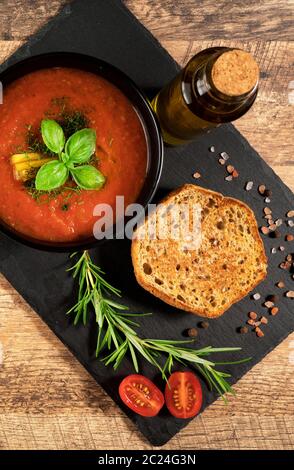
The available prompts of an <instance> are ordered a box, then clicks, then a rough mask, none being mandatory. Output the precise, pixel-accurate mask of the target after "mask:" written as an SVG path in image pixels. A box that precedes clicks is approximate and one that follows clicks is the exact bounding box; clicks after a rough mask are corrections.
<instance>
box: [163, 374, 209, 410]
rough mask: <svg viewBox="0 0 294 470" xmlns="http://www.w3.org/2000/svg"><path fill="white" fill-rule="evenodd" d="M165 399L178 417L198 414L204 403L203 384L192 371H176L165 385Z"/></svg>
mask: <svg viewBox="0 0 294 470" xmlns="http://www.w3.org/2000/svg"><path fill="white" fill-rule="evenodd" d="M165 401H166V406H167V407H168V409H169V412H170V413H171V414H172V415H173V416H175V417H176V418H192V417H193V416H196V415H197V414H198V413H199V411H200V408H201V405H202V389H201V384H200V382H199V380H198V378H197V377H196V375H195V374H193V373H192V372H174V373H173V374H172V375H171V376H170V378H169V379H168V383H167V384H166V387H165Z"/></svg>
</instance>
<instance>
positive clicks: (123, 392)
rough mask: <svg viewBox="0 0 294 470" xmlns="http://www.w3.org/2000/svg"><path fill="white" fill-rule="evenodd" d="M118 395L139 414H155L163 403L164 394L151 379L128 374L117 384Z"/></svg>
mask: <svg viewBox="0 0 294 470" xmlns="http://www.w3.org/2000/svg"><path fill="white" fill-rule="evenodd" d="M119 396H120V398H121V399H122V401H123V402H124V404H125V405H127V406H128V407H129V408H130V409H131V410H133V411H135V413H138V414H139V415H141V416H149V417H150V416H156V415H157V414H158V413H159V411H160V410H161V408H162V407H163V404H164V396H163V394H162V393H161V391H160V390H159V389H158V388H157V387H156V385H154V383H153V382H151V380H149V379H147V377H144V376H143V375H139V374H133V375H128V376H127V377H125V378H124V379H123V381H122V382H121V383H120V386H119Z"/></svg>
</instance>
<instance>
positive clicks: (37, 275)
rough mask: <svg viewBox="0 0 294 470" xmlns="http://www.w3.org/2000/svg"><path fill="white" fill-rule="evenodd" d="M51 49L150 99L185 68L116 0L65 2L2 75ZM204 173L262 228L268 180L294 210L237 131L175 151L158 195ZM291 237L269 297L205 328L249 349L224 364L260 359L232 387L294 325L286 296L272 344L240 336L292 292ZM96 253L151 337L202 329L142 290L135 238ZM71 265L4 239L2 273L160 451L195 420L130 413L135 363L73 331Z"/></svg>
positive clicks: (239, 372)
mask: <svg viewBox="0 0 294 470" xmlns="http://www.w3.org/2000/svg"><path fill="white" fill-rule="evenodd" d="M51 51H74V52H80V53H86V54H89V55H93V56H96V57H99V58H101V59H104V60H106V61H108V62H110V63H112V64H113V65H115V66H117V67H119V68H120V69H121V70H123V71H124V72H125V73H127V74H128V75H129V76H130V77H131V78H133V80H134V81H135V82H136V83H137V84H138V85H139V86H140V87H141V88H143V89H144V90H145V91H146V92H147V93H148V94H150V95H152V93H154V90H156V89H157V88H159V87H161V86H162V85H163V84H164V83H166V82H168V81H169V80H170V79H171V78H172V77H173V76H174V75H175V73H176V71H177V64H176V63H175V62H174V61H173V59H172V58H171V57H170V56H169V55H168V53H167V52H166V51H165V50H164V49H163V48H162V47H161V46H160V45H159V44H158V43H157V41H156V40H155V39H154V38H153V37H152V36H151V35H150V34H149V33H148V32H147V31H146V29H144V28H143V26H142V25H140V24H139V23H138V21H137V20H136V19H135V18H134V17H133V16H132V15H131V13H130V12H128V11H127V10H126V9H125V8H124V6H123V5H122V4H121V2H120V1H117V0H99V1H96V0H87V1H83V0H79V1H75V2H73V3H72V4H70V5H68V6H66V7H65V8H64V10H63V11H62V12H61V13H60V14H59V15H58V16H57V17H56V18H54V19H53V21H51V22H50V23H49V24H48V25H46V26H45V27H44V28H43V29H42V30H41V31H39V32H38V33H37V34H36V35H35V36H33V37H32V38H31V39H30V40H29V41H28V42H27V43H26V44H25V46H23V47H21V48H20V49H19V50H18V51H17V52H16V53H15V54H14V55H13V56H12V57H10V58H9V60H8V61H6V62H5V63H4V64H2V65H1V67H0V70H4V69H5V68H6V67H7V66H9V65H10V64H12V63H14V62H17V61H18V60H20V59H23V58H25V57H28V56H31V55H36V54H40V53H43V52H51ZM77 65H78V64H77ZM273 138H274V136H273ZM211 145H214V146H215V149H216V151H215V153H211V152H209V151H208V148H209V147H210V146H211ZM221 151H226V152H227V153H228V154H229V155H230V156H231V160H230V162H231V163H232V164H233V165H235V166H236V168H237V169H238V170H239V172H240V177H239V179H238V180H236V181H233V182H231V183H228V182H225V181H224V176H225V170H224V168H223V167H221V166H220V165H219V164H218V163H217V155H218V153H219V152H221ZM196 170H200V171H201V174H202V178H201V179H200V180H198V181H197V184H200V185H203V186H204V187H206V188H211V189H214V190H217V191H221V192H222V193H223V194H225V195H229V196H234V197H236V198H239V199H241V200H243V201H244V202H246V203H248V204H249V206H251V207H252V209H253V210H254V211H255V214H256V217H257V219H258V222H259V224H261V223H262V210H263V207H264V205H265V204H264V201H263V198H262V197H261V196H260V195H259V194H258V192H257V190H256V188H257V186H258V184H260V183H264V184H266V185H267V186H268V187H269V188H271V190H272V192H273V195H272V197H271V203H270V207H271V208H272V210H273V214H274V218H275V219H276V218H278V217H284V216H285V213H286V212H287V211H288V210H289V209H293V208H294V198H293V194H292V193H291V191H290V190H289V189H288V188H287V187H286V186H285V185H284V184H283V183H282V181H281V180H280V179H279V178H278V176H277V175H275V174H274V173H273V171H272V170H271V169H270V168H269V167H268V165H267V164H266V163H265V162H264V161H263V160H262V158H261V157H260V156H259V155H258V154H257V153H256V152H255V151H254V149H253V148H252V147H250V145H249V144H248V142H247V141H246V140H245V139H244V138H243V137H242V136H241V135H240V134H239V133H238V132H237V131H236V129H235V128H234V127H233V126H232V125H225V126H222V127H220V128H218V129H215V130H214V131H212V132H211V133H210V134H209V135H207V136H204V137H202V138H201V139H199V140H198V141H197V142H195V143H192V144H190V145H188V146H186V147H182V148H177V149H166V151H165V159H164V169H163V174H162V179H161V182H160V185H159V190H158V193H157V196H156V198H159V197H160V196H161V195H164V194H166V192H167V191H169V190H170V189H173V188H175V187H177V186H179V185H181V184H182V183H184V182H191V183H193V182H195V180H193V178H192V176H191V175H192V174H193V173H194V172H195V171H196ZM250 180H252V181H254V189H253V190H252V191H249V192H247V191H245V190H244V185H245V183H246V182H247V181H250ZM291 231H292V233H293V229H290V228H289V227H286V226H285V225H283V227H282V228H281V232H282V237H281V238H280V239H270V238H265V239H264V241H265V246H266V250H267V254H268V257H269V262H270V265H269V273H268V277H267V279H266V281H265V282H263V283H262V284H261V285H260V286H259V287H258V289H257V290H258V291H259V292H260V293H261V295H262V299H261V300H260V301H259V302H254V301H253V300H251V299H250V297H249V296H248V297H247V298H245V299H243V300H242V301H241V302H239V303H238V304H237V305H235V306H233V307H232V308H231V309H230V310H229V311H228V312H227V313H226V314H225V315H223V316H222V317H221V318H219V319H217V320H214V321H210V327H209V328H208V329H207V330H201V331H200V334H199V338H198V340H197V346H199V347H202V346H207V345H213V346H215V347H217V346H241V347H242V348H243V351H242V353H241V354H240V353H238V354H236V353H235V354H230V355H226V356H225V358H224V356H222V359H224V360H226V359H227V360H229V359H233V358H237V357H240V355H241V356H242V357H247V356H252V360H251V361H250V362H249V363H246V364H242V365H239V366H227V367H223V370H227V371H229V372H231V373H232V375H233V378H232V383H234V382H236V381H237V380H238V379H239V378H240V377H241V376H243V375H244V374H245V373H246V372H247V371H248V370H249V369H250V368H251V367H253V366H254V365H255V364H256V363H257V362H259V361H260V360H261V359H262V358H263V357H264V356H265V355H266V354H267V353H268V352H269V351H270V350H272V349H273V348H274V347H275V346H276V345H277V344H279V343H280V342H281V341H282V340H283V339H284V338H285V337H286V336H287V335H288V334H289V333H290V332H292V331H293V329H294V313H293V302H294V301H293V300H290V299H286V298H285V297H282V296H281V299H280V302H279V306H280V314H279V315H277V316H276V317H274V318H273V317H272V318H270V322H269V325H268V326H265V327H264V330H265V332H266V335H265V337H264V338H261V339H257V338H256V336H255V334H254V333H250V334H247V335H239V334H237V333H236V328H237V327H239V326H240V325H242V324H244V323H245V321H246V319H247V312H249V311H250V310H252V309H254V310H256V311H258V312H260V313H262V314H265V315H266V316H267V311H266V309H265V308H264V307H262V306H261V303H262V301H263V300H264V298H265V296H266V295H268V294H272V293H278V294H281V292H280V291H278V289H277V288H276V287H275V283H276V282H277V281H278V280H280V279H283V280H284V281H285V283H286V289H290V288H293V280H291V276H290V275H289V272H285V271H282V270H280V269H279V268H278V264H279V263H280V262H281V261H282V260H283V259H284V258H285V252H284V253H282V252H278V253H277V254H276V255H272V254H271V253H270V251H271V248H272V247H274V246H279V245H284V246H286V252H287V253H288V252H291V249H290V247H291V244H290V243H289V242H288V243H286V242H284V235H285V233H290V232H291ZM292 252H294V248H293V243H292ZM91 254H92V256H93V257H94V258H95V260H96V261H97V263H99V264H100V265H101V267H103V269H104V270H105V271H106V272H107V275H108V280H109V281H110V282H112V283H113V284H114V285H115V286H117V287H119V288H120V289H121V290H122V291H123V294H124V295H123V299H124V302H125V303H126V304H127V305H128V306H129V307H130V308H131V309H132V310H133V311H137V312H150V311H152V312H154V314H153V316H152V317H146V318H144V319H143V320H142V321H141V329H140V331H141V334H142V336H146V337H149V338H150V337H161V338H163V337H164V338H172V339H181V338H183V336H182V331H183V330H185V328H187V327H191V326H195V325H196V324H197V322H198V321H200V320H201V319H200V318H198V317H196V316H191V315H190V314H187V313H184V312H182V311H178V310H176V309H174V308H171V307H169V306H167V305H165V304H164V303H163V302H161V301H159V300H158V299H156V298H154V297H152V296H151V295H149V294H148V293H147V292H145V291H143V290H142V289H141V288H140V287H139V286H138V285H137V284H136V282H135V279H134V276H133V271H132V266H131V260H130V244H129V242H128V241H111V242H108V243H107V244H105V245H103V247H101V248H99V249H96V250H93V251H92V253H91ZM68 266H69V261H68V255H67V254H60V253H58V254H53V253H47V252H44V251H37V250H34V249H31V248H27V247H25V246H22V245H20V244H18V243H17V242H14V241H12V240H10V239H9V238H7V237H5V236H1V239H0V267H1V271H2V273H3V274H4V275H5V277H6V278H7V279H8V280H9V281H10V282H11V284H12V285H13V286H14V287H15V288H16V289H17V291H18V292H19V293H20V294H21V295H22V296H23V297H24V299H26V301H27V302H28V303H29V304H30V305H31V306H32V308H33V309H34V310H35V311H36V312H37V313H38V314H39V315H40V317H41V318H42V319H43V320H44V321H45V322H46V323H47V324H48V326H49V327H50V328H51V329H52V330H53V331H54V332H55V334H56V335H57V336H58V337H59V338H60V339H61V341H62V342H63V343H64V344H66V345H67V347H68V348H69V349H70V350H71V351H72V352H73V354H74V355H75V356H76V357H77V359H78V360H79V361H80V362H81V363H82V364H83V365H84V366H85V367H86V368H87V370H88V371H89V372H90V373H91V375H92V376H93V377H94V379H95V380H96V381H97V382H98V383H99V384H101V385H102V387H103V388H104V389H105V390H106V391H107V392H108V393H109V395H110V396H111V397H112V398H113V399H114V400H115V401H116V402H117V403H118V405H119V406H121V407H122V408H123V410H124V411H125V413H126V414H128V415H129V416H130V418H131V419H132V420H133V421H134V422H135V423H136V424H137V426H138V428H139V429H140V431H141V432H142V433H143V434H144V436H145V437H146V438H147V439H148V440H149V441H150V442H151V443H152V444H154V445H162V444H164V443H165V442H166V441H168V440H169V439H170V438H171V437H172V436H173V435H174V434H176V433H177V432H178V431H179V430H180V429H181V428H183V427H184V426H185V425H186V424H187V421H181V420H177V419H174V418H172V417H171V416H169V415H168V413H167V412H166V411H164V410H163V411H162V413H161V414H160V415H159V416H158V417H156V418H152V419H144V418H142V417H139V416H137V415H134V414H133V413H131V412H130V411H129V410H127V409H126V408H124V407H123V405H122V404H121V402H120V400H119V397H118V393H117V387H118V384H119V381H120V379H121V378H122V377H123V376H125V375H126V374H128V373H130V372H131V371H132V367H131V365H130V363H129V362H128V361H125V362H124V364H123V365H122V367H121V368H120V370H119V371H118V372H117V373H114V372H113V370H112V369H111V368H105V367H104V365H102V364H101V363H100V362H99V361H98V360H96V359H95V357H94V349H95V339H96V338H95V335H96V329H95V325H94V323H92V325H89V327H86V328H84V327H83V326H79V327H73V326H72V324H71V321H70V319H69V318H68V317H66V316H65V311H66V310H67V309H68V307H69V306H71V305H72V302H73V298H74V297H73V289H74V288H75V287H74V284H73V281H72V279H71V277H70V276H69V275H68V274H66V272H65V269H66V268H67V267H68ZM232 282H233V280H232ZM291 285H292V287H291ZM286 289H285V290H286ZM142 372H143V373H145V374H146V375H148V376H149V377H150V378H151V379H154V380H155V381H158V383H159V384H160V386H161V387H162V382H161V379H160V377H159V374H158V373H157V371H156V370H154V369H153V368H152V367H151V366H150V367H149V365H148V364H146V363H145V362H143V363H142ZM203 388H204V396H205V401H204V404H203V409H204V408H205V407H206V406H207V405H209V404H210V403H211V402H212V401H214V400H215V398H216V395H215V394H214V393H211V392H209V391H208V390H207V388H206V385H205V384H204V383H203ZM98 406H102V407H103V405H101V404H99V405H98V404H97V407H98ZM130 445H131V443H130ZM195 445H196V444H195Z"/></svg>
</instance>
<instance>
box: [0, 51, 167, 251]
mask: <svg viewBox="0 0 294 470" xmlns="http://www.w3.org/2000/svg"><path fill="white" fill-rule="evenodd" d="M46 59H47V60H46ZM66 59H67V60H66ZM46 64H48V65H47V67H46ZM74 64H76V66H74ZM38 65H39V66H38ZM11 69H12V72H13V73H12V74H11V77H10V80H6V81H5V74H4V99H3V104H2V105H0V187H1V191H0V220H1V223H2V225H4V226H5V227H6V228H7V229H8V232H10V233H12V234H14V235H16V236H17V237H18V238H20V239H21V240H23V241H25V242H29V243H33V245H36V246H40V247H42V246H45V247H46V246H48V247H50V246H52V247H55V248H70V247H77V246H83V245H86V244H89V242H93V241H94V238H93V226H94V223H95V221H96V220H97V217H95V216H94V215H93V212H94V209H95V207H96V206H97V204H108V205H109V206H110V207H111V208H112V209H113V211H114V212H115V206H116V196H124V204H125V206H127V205H129V204H131V203H134V202H136V201H139V202H140V203H142V204H143V205H146V204H147V203H148V202H149V200H150V198H151V197H152V195H153V193H154V191H155V188H156V185H157V182H158V180H159V176H160V171H161V164H162V142H161V137H160V132H159V130H158V126H157V124H156V121H155V118H154V116H153V114H152V111H151V109H150V107H149V105H148V102H147V100H146V99H145V98H144V96H143V95H142V94H141V92H140V91H139V90H138V89H137V88H136V87H135V86H134V85H133V83H132V82H131V81H130V80H129V79H128V78H127V77H126V76H125V75H124V74H122V73H121V72H120V71H118V70H117V69H115V68H114V67H112V66H110V65H108V64H106V63H105V62H103V61H99V60H97V59H94V58H90V57H87V56H81V55H77V54H67V53H65V54H62V53H59V54H49V55H47V56H39V57H35V58H32V59H31V63H30V60H28V61H24V62H22V63H20V64H16V66H14V67H12V68H11ZM8 72H9V69H8ZM15 72H16V73H15ZM0 78H1V77H0ZM8 78H9V74H8Z"/></svg>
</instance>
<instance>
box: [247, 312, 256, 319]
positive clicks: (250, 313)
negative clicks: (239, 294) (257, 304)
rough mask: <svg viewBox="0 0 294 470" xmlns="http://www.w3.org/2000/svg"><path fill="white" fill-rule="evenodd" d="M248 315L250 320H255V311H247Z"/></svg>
mask: <svg viewBox="0 0 294 470" xmlns="http://www.w3.org/2000/svg"><path fill="white" fill-rule="evenodd" d="M248 316H249V318H251V320H256V318H257V313H255V312H249V313H248Z"/></svg>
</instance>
